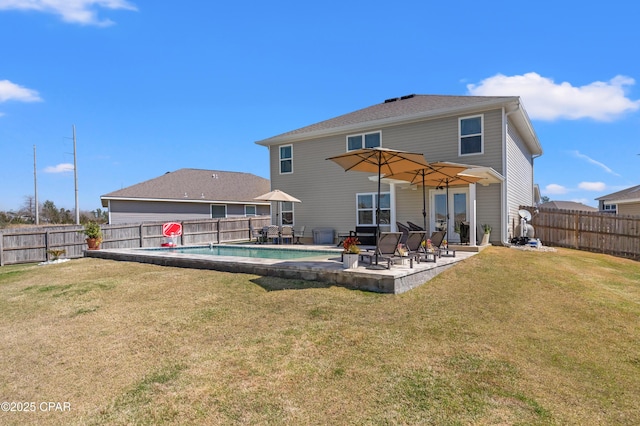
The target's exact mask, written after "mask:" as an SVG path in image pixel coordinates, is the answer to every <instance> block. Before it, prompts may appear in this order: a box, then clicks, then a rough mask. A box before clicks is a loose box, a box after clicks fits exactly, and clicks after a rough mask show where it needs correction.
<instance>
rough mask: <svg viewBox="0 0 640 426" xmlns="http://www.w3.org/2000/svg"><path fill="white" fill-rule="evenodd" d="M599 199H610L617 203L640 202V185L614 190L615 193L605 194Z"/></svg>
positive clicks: (598, 199)
mask: <svg viewBox="0 0 640 426" xmlns="http://www.w3.org/2000/svg"><path fill="white" fill-rule="evenodd" d="M596 200H597V201H609V202H615V203H617V204H625V203H637V202H640V185H638V186H632V187H631V188H627V189H623V190H622V191H618V192H614V193H613V194H609V195H603V196H602V197H600V198H596Z"/></svg>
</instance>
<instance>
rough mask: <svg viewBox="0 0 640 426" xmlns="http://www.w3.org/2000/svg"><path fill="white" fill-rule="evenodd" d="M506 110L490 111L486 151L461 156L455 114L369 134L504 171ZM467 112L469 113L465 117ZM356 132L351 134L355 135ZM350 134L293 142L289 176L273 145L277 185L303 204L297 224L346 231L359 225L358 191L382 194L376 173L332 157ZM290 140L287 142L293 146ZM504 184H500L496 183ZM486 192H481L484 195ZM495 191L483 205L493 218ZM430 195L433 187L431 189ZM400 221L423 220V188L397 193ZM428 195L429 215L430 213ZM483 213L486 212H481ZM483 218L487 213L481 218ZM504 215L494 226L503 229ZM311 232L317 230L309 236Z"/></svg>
mask: <svg viewBox="0 0 640 426" xmlns="http://www.w3.org/2000/svg"><path fill="white" fill-rule="evenodd" d="M501 113H502V110H492V111H489V112H486V113H484V129H483V132H484V133H483V136H484V141H483V143H484V152H485V154H483V155H473V156H465V157H459V156H458V118H459V116H451V117H445V118H439V119H434V120H429V121H422V122H415V123H409V124H403V125H397V126H389V127H383V128H368V129H363V131H364V132H369V131H371V132H373V131H378V130H380V131H382V146H383V147H385V148H393V149H399V150H405V151H411V152H419V153H423V154H425V157H426V159H427V161H453V162H465V163H471V164H473V165H479V166H487V167H493V168H494V169H496V170H497V171H498V172H501V169H502V156H501V144H502V142H501V141H502V133H501V123H502V119H501ZM465 116H466V115H465ZM352 133H353V132H350V133H349V134H352ZM346 137H347V133H344V134H339V135H334V136H329V137H324V138H319V139H311V140H303V141H299V142H294V143H293V170H294V172H293V173H291V174H287V175H281V174H280V173H279V145H273V146H272V147H271V149H270V170H271V186H272V189H280V190H282V191H285V192H287V193H289V194H291V195H293V196H294V197H296V198H299V199H300V200H301V201H302V203H299V204H294V217H295V226H296V227H297V228H299V227H300V226H303V225H305V226H307V229H308V230H309V231H311V230H312V229H313V228H316V227H329V228H333V229H335V230H336V232H339V233H346V232H348V231H349V230H352V229H354V227H355V226H356V194H357V193H365V192H372V193H375V192H377V183H376V182H374V181H370V180H369V177H370V176H373V175H375V174H374V173H363V172H356V171H350V172H345V171H344V170H343V169H342V168H341V167H340V166H338V165H337V164H335V163H334V162H332V161H327V160H326V158H328V157H331V156H335V155H339V154H342V153H344V152H345V151H346ZM288 144H290V142H287V143H286V144H283V145H288ZM494 186H495V187H496V188H498V187H499V186H498V185H494ZM381 191H382V192H388V191H389V185H385V184H382V187H381ZM483 192H484V191H481V192H480V193H481V194H482V193H483ZM496 193H497V194H499V193H500V191H499V189H493V188H492V191H490V194H492V198H491V201H490V202H487V203H485V204H483V205H484V206H485V208H487V209H489V210H490V211H489V212H486V213H484V214H485V215H486V216H487V218H491V221H492V222H493V220H494V219H493V218H495V217H499V215H500V203H499V200H498V201H497V202H496V200H495V199H494V198H495V194H496ZM427 195H428V189H427ZM396 208H397V211H396V214H397V216H396V219H397V220H398V221H401V222H406V221H407V220H411V221H412V222H415V223H417V224H422V191H421V189H420V188H418V189H416V190H413V189H400V188H397V191H396ZM428 209H429V207H428V199H427V214H428V213H429V212H428ZM479 215H480V212H479ZM479 217H481V216H479ZM498 223H499V219H498V220H496V221H495V225H494V228H495V229H496V236H497V235H498V233H497V228H498ZM309 235H311V234H309Z"/></svg>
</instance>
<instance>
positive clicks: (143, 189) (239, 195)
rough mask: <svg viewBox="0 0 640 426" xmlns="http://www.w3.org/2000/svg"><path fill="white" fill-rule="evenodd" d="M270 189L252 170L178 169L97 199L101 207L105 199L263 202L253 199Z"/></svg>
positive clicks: (267, 182) (266, 182)
mask: <svg viewBox="0 0 640 426" xmlns="http://www.w3.org/2000/svg"><path fill="white" fill-rule="evenodd" d="M270 190H271V183H270V182H269V179H265V178H262V177H259V176H256V175H253V174H251V173H243V172H224V171H219V170H201V169H180V170H176V171H175V172H167V173H165V174H164V175H162V176H160V177H157V178H154V179H150V180H147V181H145V182H141V183H138V184H135V185H132V186H129V187H127V188H123V189H120V190H118V191H113V192H110V193H108V194H105V195H103V196H101V197H100V199H101V200H103V206H104V202H105V201H106V200H145V201H174V202H175V201H180V202H203V203H210V202H227V203H252V204H262V203H261V202H258V201H256V200H254V198H255V197H258V196H260V195H262V194H264V193H265V192H268V191H270ZM105 207H106V206H105Z"/></svg>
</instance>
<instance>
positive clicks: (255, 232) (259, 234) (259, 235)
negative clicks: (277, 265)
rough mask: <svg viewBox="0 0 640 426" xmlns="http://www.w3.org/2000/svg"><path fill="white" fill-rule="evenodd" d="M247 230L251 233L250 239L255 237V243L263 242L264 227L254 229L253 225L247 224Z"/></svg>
mask: <svg viewBox="0 0 640 426" xmlns="http://www.w3.org/2000/svg"><path fill="white" fill-rule="evenodd" d="M249 232H250V233H251V237H250V239H251V240H253V239H254V238H255V240H256V241H255V244H262V243H264V240H265V238H264V235H265V233H264V228H259V229H256V228H254V227H253V225H251V224H249Z"/></svg>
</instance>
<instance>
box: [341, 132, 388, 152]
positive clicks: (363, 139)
mask: <svg viewBox="0 0 640 426" xmlns="http://www.w3.org/2000/svg"><path fill="white" fill-rule="evenodd" d="M381 139H382V132H379V131H378V132H371V133H361V134H359V135H350V136H347V151H353V150H356V149H362V148H377V147H379V146H381V145H382V144H381Z"/></svg>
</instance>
